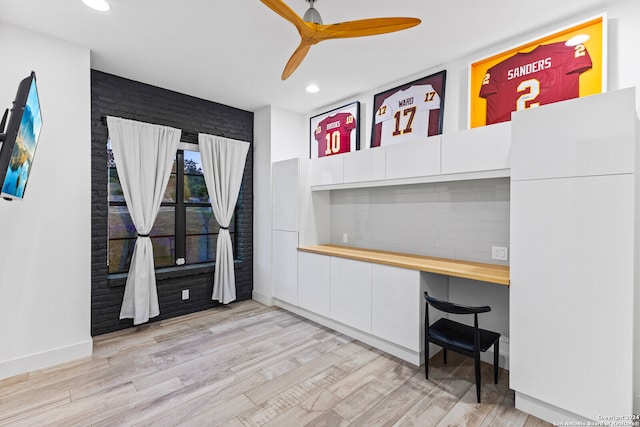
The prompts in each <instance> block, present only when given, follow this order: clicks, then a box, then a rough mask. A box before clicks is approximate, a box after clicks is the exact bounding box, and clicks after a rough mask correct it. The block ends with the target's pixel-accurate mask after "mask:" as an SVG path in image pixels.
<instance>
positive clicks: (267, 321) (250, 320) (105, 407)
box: [0, 301, 550, 427]
mask: <svg viewBox="0 0 640 427" xmlns="http://www.w3.org/2000/svg"><path fill="white" fill-rule="evenodd" d="M449 358H450V359H451V360H450V362H449V364H448V365H447V366H443V365H442V358H441V357H438V356H436V357H434V358H433V359H432V362H431V370H430V373H429V377H430V378H429V381H427V380H425V378H424V367H422V368H416V367H415V366H413V365H411V364H408V363H406V362H404V361H402V360H400V359H397V358H395V357H393V356H390V355H388V354H386V353H384V352H382V351H379V350H377V349H374V348H371V347H369V346H367V345H365V344H362V343H360V342H358V341H355V340H353V339H351V338H349V337H347V336H344V335H341V334H339V333H337V332H335V331H332V330H330V329H327V328H325V327H323V326H320V325H318V324H315V323H313V322H310V321H308V320H306V319H303V318H300V317H298V316H296V315H294V314H291V313H288V312H286V311H284V310H281V309H279V308H276V307H266V306H264V305H261V304H259V303H257V302H254V301H244V302H239V303H234V304H231V305H228V306H224V307H219V308H215V309H212V310H208V311H205V312H200V313H195V314H191V315H187V316H183V317H180V318H176V319H171V320H167V321H162V322H157V323H152V324H150V325H144V326H140V327H137V328H131V329H127V330H124V331H119V332H115V333H112V334H107V335H102V336H99V337H96V338H95V339H94V352H93V356H92V357H90V358H86V359H82V360H79V361H75V362H72V363H68V364H64V365H60V366H56V367H54V368H50V369H44V370H40V371H35V372H31V373H29V374H24V375H19V376H16V377H12V378H9V379H5V380H2V381H0V425H3V426H4V425H10V426H65V427H66V426H110V427H111V426H178V425H180V426H225V427H236V426H238V427H239V426H262V425H265V426H269V427H270V426H278V427H282V426H295V427H299V426H318V427H319V426H330V427H338V426H367V427H369V426H479V427H485V426H492V427H493V426H509V427H520V426H526V427H537V426H545V425H550V424H547V423H545V422H543V421H541V420H539V419H537V418H534V417H531V416H528V415H527V414H525V413H523V412H520V411H518V410H516V409H515V408H514V400H513V399H514V394H513V392H512V391H510V390H509V388H508V387H507V384H508V372H507V371H501V372H500V381H499V384H497V385H494V384H492V383H491V382H489V383H486V384H483V387H482V404H477V403H476V398H475V385H474V374H473V364H472V361H471V359H468V358H464V357H461V356H457V355H455V354H453V353H450V357H449ZM483 378H486V379H490V378H492V367H491V366H490V365H486V364H484V363H483Z"/></svg>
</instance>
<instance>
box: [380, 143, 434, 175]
mask: <svg viewBox="0 0 640 427" xmlns="http://www.w3.org/2000/svg"><path fill="white" fill-rule="evenodd" d="M440 140H441V136H439V135H438V136H433V137H431V138H427V139H426V140H424V141H419V142H411V143H401V144H392V145H389V146H386V147H384V150H385V153H386V159H385V160H386V164H385V171H386V173H385V178H386V179H398V178H412V177H416V176H430V175H439V174H440Z"/></svg>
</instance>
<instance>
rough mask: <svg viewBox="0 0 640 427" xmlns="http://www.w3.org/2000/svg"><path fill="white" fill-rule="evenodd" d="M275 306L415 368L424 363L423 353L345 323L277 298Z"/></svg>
mask: <svg viewBox="0 0 640 427" xmlns="http://www.w3.org/2000/svg"><path fill="white" fill-rule="evenodd" d="M273 301H274V304H275V305H276V306H278V307H280V308H283V309H285V310H287V311H290V312H292V313H295V314H297V315H299V316H302V317H305V318H307V319H309V320H311V321H314V322H316V323H319V324H321V325H323V326H326V327H328V328H331V329H333V330H335V331H338V332H340V333H341V334H345V335H347V336H349V337H351V338H354V339H357V340H358V341H362V342H363V343H365V344H368V345H370V346H372V347H375V348H377V349H380V350H382V351H384V352H386V353H389V354H391V355H393V356H396V357H398V358H400V359H402V360H406V361H407V362H409V363H411V364H413V365H415V366H420V365H422V361H424V355H423V352H416V351H413V350H410V349H408V348H404V347H401V346H399V345H397V344H393V343H391V342H389V341H386V340H384V339H382V338H378V337H376V336H374V335H371V334H369V333H367V332H363V331H360V330H358V329H354V328H352V327H350V326H347V325H345V324H343V323H340V322H337V321H335V320H332V319H328V318H326V317H324V316H321V315H319V314H316V313H313V312H311V311H308V310H306V309H304V308H301V307H297V306H294V305H291V304H289V303H286V302H284V301H281V300H279V299H277V298H274V299H273Z"/></svg>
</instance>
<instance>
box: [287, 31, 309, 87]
mask: <svg viewBox="0 0 640 427" xmlns="http://www.w3.org/2000/svg"><path fill="white" fill-rule="evenodd" d="M311 45H312V44H311V43H309V42H306V41H305V40H304V39H303V40H302V41H301V42H300V45H299V46H298V48H297V49H296V50H295V51H294V52H293V55H291V58H289V62H287V65H285V66H284V71H283V72H282V77H281V79H282V80H287V79H288V78H289V76H290V75H291V74H293V72H294V71H295V70H296V69H297V68H298V66H300V64H301V63H302V60H303V59H304V57H305V56H307V52H309V49H311Z"/></svg>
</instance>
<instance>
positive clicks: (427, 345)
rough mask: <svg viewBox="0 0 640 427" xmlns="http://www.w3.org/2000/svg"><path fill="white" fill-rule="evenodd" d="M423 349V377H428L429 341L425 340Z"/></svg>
mask: <svg viewBox="0 0 640 427" xmlns="http://www.w3.org/2000/svg"><path fill="white" fill-rule="evenodd" d="M424 347H425V349H424V378H425V379H427V380H428V379H429V342H428V341H425V346H424Z"/></svg>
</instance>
